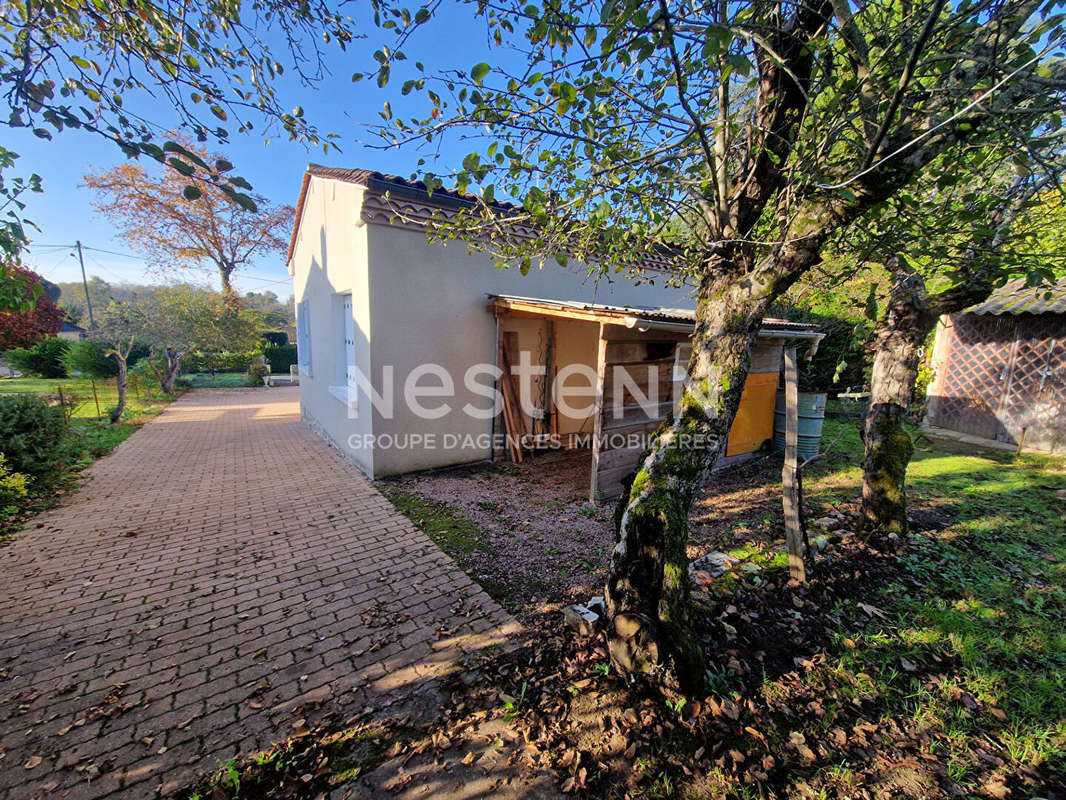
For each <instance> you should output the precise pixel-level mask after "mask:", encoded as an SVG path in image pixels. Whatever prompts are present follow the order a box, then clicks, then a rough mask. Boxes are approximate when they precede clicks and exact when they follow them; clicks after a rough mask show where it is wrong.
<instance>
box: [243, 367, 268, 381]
mask: <svg viewBox="0 0 1066 800" xmlns="http://www.w3.org/2000/svg"><path fill="white" fill-rule="evenodd" d="M269 374H270V367H268V366H267V365H266V364H252V366H250V367H248V385H249V386H262V385H263V378H264V377H265V376H267V375H269Z"/></svg>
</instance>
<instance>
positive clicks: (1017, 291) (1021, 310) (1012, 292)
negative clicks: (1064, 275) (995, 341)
mask: <svg viewBox="0 0 1066 800" xmlns="http://www.w3.org/2000/svg"><path fill="white" fill-rule="evenodd" d="M965 313H967V314H993V315H998V314H1066V280H1062V281H1059V282H1058V283H1054V284H1051V285H1048V284H1043V285H1041V286H1026V285H1025V281H1024V280H1016V281H1010V282H1009V283H1006V284H1004V285H1003V286H1002V287H1001V288H999V289H997V290H996V291H995V292H993V293H992V296H991V297H989V298H988V299H987V300H985V301H984V302H983V303H978V304H977V305H975V306H971V307H970V308H968V309H966V312H965Z"/></svg>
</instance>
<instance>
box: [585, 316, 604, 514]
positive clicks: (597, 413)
mask: <svg viewBox="0 0 1066 800" xmlns="http://www.w3.org/2000/svg"><path fill="white" fill-rule="evenodd" d="M603 327H604V326H603V323H602V322H601V323H600V338H599V341H598V342H597V346H596V407H595V409H594V411H593V414H594V417H593V419H594V423H593V425H594V427H593V433H592V474H591V475H590V476H589V502H590V503H595V502H596V485H597V483H598V480H599V471H600V435H601V434H602V433H603V380H604V376H605V375H606V374H607V339H606V337H604V335H603Z"/></svg>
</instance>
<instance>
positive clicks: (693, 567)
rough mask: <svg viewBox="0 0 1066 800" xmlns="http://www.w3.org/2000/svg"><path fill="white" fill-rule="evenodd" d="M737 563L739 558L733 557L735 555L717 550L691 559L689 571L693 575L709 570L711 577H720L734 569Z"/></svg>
mask: <svg viewBox="0 0 1066 800" xmlns="http://www.w3.org/2000/svg"><path fill="white" fill-rule="evenodd" d="M736 563H737V559H735V558H733V556H731V555H729V554H728V553H722V552H720V551H718V550H715V551H714V552H713V553H708V554H707V555H705V556H700V557H699V558H696V559H693V560H692V561H690V562H689V565H688V571H689V574H690V575H693V576H694V575H695V573H697V572H709V573H710V574H711V577H714V578H718V577H720V576H722V575H724V574H725V573H726V572H728V571H729V570H730V569H732V567H733V565H734V564H736Z"/></svg>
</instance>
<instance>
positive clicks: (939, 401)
mask: <svg viewBox="0 0 1066 800" xmlns="http://www.w3.org/2000/svg"><path fill="white" fill-rule="evenodd" d="M932 368H933V371H934V377H933V382H932V383H931V384H930V386H929V389H928V392H927V398H928V399H927V403H926V420H927V422H928V423H929V424H931V425H934V426H936V427H940V428H948V429H950V430H954V431H958V432H960V433H965V434H969V435H971V436H978V437H981V438H984V439H994V440H997V441H1000V442H1007V443H1010V444H1014V445H1016V446H1018V447H1019V449H1021V448H1024V449H1027V450H1043V451H1051V452H1056V453H1062V452H1066V423H1064V422H1063V420H1064V418H1066V281H1063V282H1060V283H1058V284H1056V285H1055V286H1053V287H1051V288H1048V287H1046V286H1043V287H1036V288H1029V287H1026V286H1025V283H1024V281H1013V282H1011V283H1008V284H1007V285H1005V286H1003V287H1002V288H1001V289H999V290H997V291H996V292H995V293H994V294H993V295H992V296H991V297H989V299H988V300H986V301H985V302H983V303H980V304H978V305H976V306H973V307H972V308H968V309H966V310H965V311H964V312H962V313H961V314H955V315H953V316H950V317H943V318H941V320H940V322H939V323H938V326H937V332H936V341H935V344H934V347H933V354H932Z"/></svg>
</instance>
